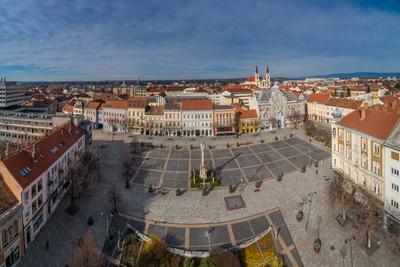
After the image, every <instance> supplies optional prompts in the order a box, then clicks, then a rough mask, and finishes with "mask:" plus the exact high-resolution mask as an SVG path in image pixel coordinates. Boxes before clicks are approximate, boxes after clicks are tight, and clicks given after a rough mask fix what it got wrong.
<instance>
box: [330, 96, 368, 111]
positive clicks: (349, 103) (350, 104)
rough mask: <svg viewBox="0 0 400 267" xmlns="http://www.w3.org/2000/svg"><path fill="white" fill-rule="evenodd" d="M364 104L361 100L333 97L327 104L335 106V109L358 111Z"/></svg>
mask: <svg viewBox="0 0 400 267" xmlns="http://www.w3.org/2000/svg"><path fill="white" fill-rule="evenodd" d="M362 103H363V101H361V100H352V99H345V98H334V97H331V98H329V99H328V101H327V102H326V105H327V106H333V107H341V108H349V109H357V108H359V107H361V105H362Z"/></svg>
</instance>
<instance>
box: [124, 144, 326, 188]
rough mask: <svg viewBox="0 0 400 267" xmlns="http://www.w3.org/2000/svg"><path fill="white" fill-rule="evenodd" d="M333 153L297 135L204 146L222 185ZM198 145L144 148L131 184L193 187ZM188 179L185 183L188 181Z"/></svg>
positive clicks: (289, 169) (257, 177)
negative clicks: (265, 140)
mask: <svg viewBox="0 0 400 267" xmlns="http://www.w3.org/2000/svg"><path fill="white" fill-rule="evenodd" d="M329 156H330V154H329V153H328V152H327V151H325V150H323V149H320V148H317V147H315V146H313V145H310V144H308V143H307V141H304V140H301V139H299V138H297V137H293V138H288V139H285V140H280V141H273V142H269V143H265V144H253V145H248V146H247V145H241V146H239V147H231V148H216V149H211V150H210V149H206V150H205V163H206V167H208V168H213V169H215V170H216V176H217V177H216V178H217V179H218V180H219V181H220V183H221V186H222V187H224V186H229V185H233V186H236V185H238V184H243V183H249V182H256V181H259V180H266V179H273V178H274V177H276V176H278V175H279V174H280V173H284V174H287V173H290V172H293V171H295V170H298V169H299V168H301V167H302V166H303V165H307V164H311V163H312V162H314V161H319V160H322V159H325V158H327V157H329ZM200 159H201V152H200V150H199V149H198V148H196V149H189V150H184V148H181V149H176V148H175V147H174V146H172V147H170V148H165V149H160V148H155V149H143V150H139V151H138V152H137V153H135V155H134V162H133V167H134V171H133V173H134V174H133V177H132V180H131V183H132V184H135V185H142V186H149V185H150V184H151V185H152V187H154V188H180V189H188V188H190V170H192V169H193V168H195V169H199V167H200ZM185 181H186V183H185Z"/></svg>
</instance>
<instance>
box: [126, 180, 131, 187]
mask: <svg viewBox="0 0 400 267" xmlns="http://www.w3.org/2000/svg"><path fill="white" fill-rule="evenodd" d="M130 187H131V185H130V184H129V181H126V183H125V188H126V189H129V188H130Z"/></svg>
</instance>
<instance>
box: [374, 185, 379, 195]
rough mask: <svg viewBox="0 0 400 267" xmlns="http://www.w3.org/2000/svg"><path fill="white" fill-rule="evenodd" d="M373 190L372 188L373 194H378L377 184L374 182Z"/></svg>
mask: <svg viewBox="0 0 400 267" xmlns="http://www.w3.org/2000/svg"><path fill="white" fill-rule="evenodd" d="M373 190H374V193H375V194H377V195H379V185H378V184H376V183H374V188H373Z"/></svg>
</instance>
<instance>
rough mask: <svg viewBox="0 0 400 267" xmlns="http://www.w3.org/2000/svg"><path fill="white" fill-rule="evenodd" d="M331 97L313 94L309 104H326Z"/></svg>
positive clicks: (308, 100) (309, 98)
mask: <svg viewBox="0 0 400 267" xmlns="http://www.w3.org/2000/svg"><path fill="white" fill-rule="evenodd" d="M330 97H331V95H330V94H317V93H314V94H311V95H310V96H309V97H308V99H307V103H318V104H326V103H327V102H328V99H329V98H330Z"/></svg>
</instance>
